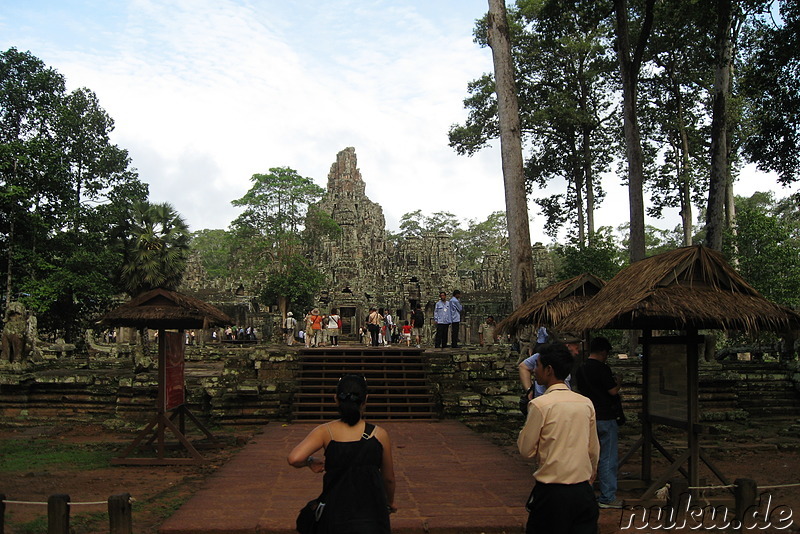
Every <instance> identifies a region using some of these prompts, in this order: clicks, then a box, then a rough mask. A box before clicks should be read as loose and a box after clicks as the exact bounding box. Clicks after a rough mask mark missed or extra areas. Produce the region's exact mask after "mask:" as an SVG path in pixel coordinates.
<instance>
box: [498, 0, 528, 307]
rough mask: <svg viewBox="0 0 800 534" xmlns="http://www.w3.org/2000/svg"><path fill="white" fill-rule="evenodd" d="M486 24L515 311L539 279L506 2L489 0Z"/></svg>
mask: <svg viewBox="0 0 800 534" xmlns="http://www.w3.org/2000/svg"><path fill="white" fill-rule="evenodd" d="M487 22H488V25H487V26H488V41H489V46H490V47H491V48H492V59H493V62H494V76H495V84H496V91H497V114H498V119H499V121H500V153H501V157H502V160H503V181H504V185H505V195H506V219H507V221H508V237H509V249H510V250H509V252H510V264H511V265H510V267H511V301H512V305H513V307H514V309H516V308H518V307H519V306H520V305H521V304H522V303H523V302H525V301H526V300H528V298H529V297H530V296H531V295H532V294H533V293H534V292H535V291H536V279H535V278H534V277H533V255H532V253H531V232H530V226H529V223H528V197H527V194H526V193H525V176H524V172H523V164H522V139H521V127H520V120H519V103H518V101H517V88H516V83H515V82H514V65H513V62H512V60H511V42H510V40H509V34H508V18H507V16H506V6H505V2H504V0H489V14H488V17H487Z"/></svg>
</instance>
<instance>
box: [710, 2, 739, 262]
mask: <svg viewBox="0 0 800 534" xmlns="http://www.w3.org/2000/svg"><path fill="white" fill-rule="evenodd" d="M733 3H734V0H716V5H717V27H716V33H715V38H716V58H715V62H714V93H713V102H714V108H713V115H712V119H711V172H710V180H709V187H708V207H707V209H706V244H707V245H708V246H709V247H711V248H713V249H714V250H721V249H722V235H723V233H724V230H725V219H724V212H725V200H726V198H727V194H728V189H729V188H730V187H731V174H730V165H729V156H730V143H729V133H730V132H729V124H728V121H729V109H728V108H729V101H730V96H731V95H730V92H731V66H732V58H733V53H732V48H733V37H732V36H731V32H732V30H733Z"/></svg>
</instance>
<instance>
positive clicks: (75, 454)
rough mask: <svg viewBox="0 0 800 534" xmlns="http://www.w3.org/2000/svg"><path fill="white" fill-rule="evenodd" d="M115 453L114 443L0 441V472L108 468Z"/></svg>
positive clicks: (47, 440)
mask: <svg viewBox="0 0 800 534" xmlns="http://www.w3.org/2000/svg"><path fill="white" fill-rule="evenodd" d="M115 455H116V450H115V448H114V446H113V445H108V444H103V443H87V444H82V445H75V444H66V443H58V442H56V441H53V440H49V439H32V440H19V439H6V440H0V473H4V472H19V471H40V470H43V469H47V468H49V467H54V466H57V467H58V468H59V469H66V470H74V471H83V470H90V469H100V468H103V467H108V465H109V461H110V460H111V458H113V457H114V456H115Z"/></svg>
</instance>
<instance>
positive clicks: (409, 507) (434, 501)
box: [159, 421, 533, 534]
mask: <svg viewBox="0 0 800 534" xmlns="http://www.w3.org/2000/svg"><path fill="white" fill-rule="evenodd" d="M380 424H381V425H382V426H383V427H384V428H386V430H387V431H388V432H389V434H390V436H391V438H392V445H393V447H394V461H395V471H396V477H397V495H396V499H395V505H396V506H397V508H398V513H396V514H393V515H392V532H393V533H394V534H404V533H412V532H414V533H416V532H435V533H452V534H467V533H473V532H474V533H479V532H485V533H487V534H489V533H501V532H505V533H508V534H511V533H514V534H517V533H519V532H522V531H523V530H524V529H523V525H524V523H525V521H526V519H527V512H525V509H524V503H525V499H526V498H527V496H528V493H529V491H530V487H531V485H532V481H533V479H532V477H531V473H532V468H531V466H530V465H529V464H528V463H527V462H525V461H524V460H523V459H522V458H521V457H519V456H515V455H513V454H510V453H509V452H507V451H506V450H504V449H502V448H500V447H498V446H496V445H494V444H492V443H491V442H490V441H488V440H487V439H486V438H484V437H482V436H480V435H479V434H476V433H475V432H473V431H471V430H470V429H468V428H467V427H466V426H464V425H462V424H461V423H458V422H455V421H442V422H413V423H412V422H404V423H399V422H387V423H380ZM311 428H313V425H310V424H292V425H286V426H282V425H281V424H280V423H272V424H269V425H267V426H266V427H265V428H264V432H263V433H262V434H259V435H258V436H256V437H255V438H254V439H253V440H252V441H251V442H250V443H249V444H248V445H247V446H246V447H245V448H244V449H243V450H241V451H240V452H239V453H238V454H237V455H236V456H235V457H234V458H233V459H231V460H230V461H229V462H228V463H227V464H226V465H225V466H224V467H222V468H221V469H220V470H219V471H218V472H217V473H215V474H214V475H212V476H211V477H209V478H208V479H207V480H206V482H205V484H204V486H203V487H202V488H200V490H198V492H197V493H196V494H195V496H194V497H193V498H192V499H191V500H189V502H187V503H186V504H185V505H184V506H183V507H181V508H180V509H179V510H178V511H177V512H176V513H175V514H173V516H172V517H170V518H169V519H168V520H167V521H166V522H165V523H164V524H163V525H162V526H161V528H160V529H159V533H160V534H232V533H258V534H273V533H287V534H289V533H293V532H295V531H294V520H295V517H296V515H297V512H298V510H299V509H300V507H302V506H303V505H304V504H305V503H306V502H307V501H308V500H310V499H312V498H314V497H316V496H317V495H318V494H319V491H320V489H321V487H322V476H321V475H318V474H315V473H312V472H311V470H309V469H294V468H293V467H290V466H289V465H288V464H287V463H286V456H287V455H288V453H289V451H290V450H291V449H292V447H294V446H295V445H296V444H297V443H299V442H300V441H301V439H302V438H303V437H304V436H305V435H306V434H307V433H308V431H309V430H310V429H311Z"/></svg>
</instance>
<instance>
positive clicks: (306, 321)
mask: <svg viewBox="0 0 800 534" xmlns="http://www.w3.org/2000/svg"><path fill="white" fill-rule="evenodd" d="M303 323H304V327H303V330H304V332H305V334H304V336H303V337H304V339H305V345H306V348H307V349H308V348H311V339H312V337H313V336H312V334H311V312H308V313H307V314H306V316H305V317H304V318H303Z"/></svg>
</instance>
